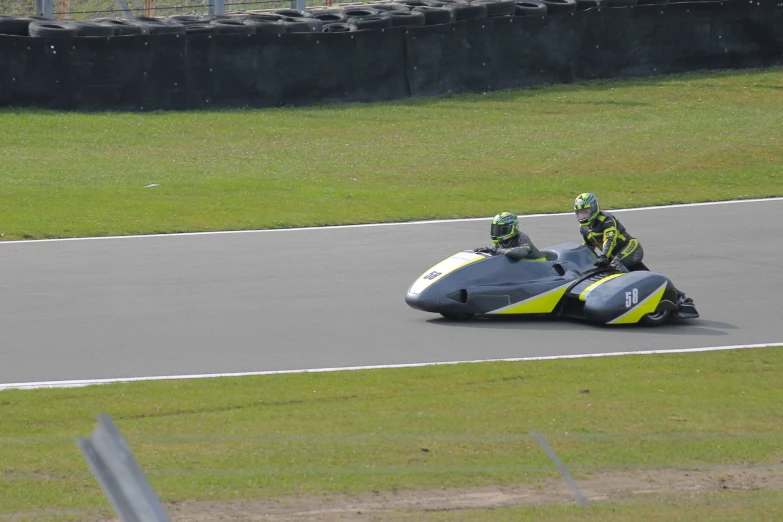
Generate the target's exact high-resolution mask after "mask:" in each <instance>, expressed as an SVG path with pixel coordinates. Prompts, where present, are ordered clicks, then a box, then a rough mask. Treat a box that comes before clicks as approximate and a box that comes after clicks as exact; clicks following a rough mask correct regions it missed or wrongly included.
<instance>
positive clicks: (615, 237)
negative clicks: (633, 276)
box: [574, 192, 698, 315]
mask: <svg viewBox="0 0 783 522" xmlns="http://www.w3.org/2000/svg"><path fill="white" fill-rule="evenodd" d="M574 212H575V213H576V218H577V219H578V220H579V224H580V225H581V226H580V228H579V231H580V232H581V233H582V238H583V239H584V244H585V245H587V246H588V247H590V248H591V249H598V250H599V251H600V254H599V256H598V259H597V260H596V262H595V266H597V267H606V266H608V265H612V267H614V268H616V269H618V270H623V271H629V270H630V271H633V270H647V267H645V266H644V265H643V264H642V258H643V257H644V250H643V249H642V245H641V243H639V241H638V240H637V239H636V238H634V237H632V236H631V235H630V234H629V233H628V232H627V231H626V230H625V227H624V226H623V225H622V224H621V223H620V221H618V220H617V218H616V217H614V216H613V215H612V214H609V213H608V212H602V211H601V209H600V207H599V205H598V198H597V197H596V196H595V194H593V193H591V192H585V193H583V194H579V195H578V196H577V197H576V200H575V201H574ZM673 284H674V283H672V285H673ZM674 290H675V292H677V300H678V301H679V302H678V305H679V308H680V313H681V314H689V315H690V314H698V312H696V307H695V306H694V304H693V299H691V298H690V297H687V296H686V295H685V294H684V293H683V292H681V291H679V290H677V289H676V288H675V289H674Z"/></svg>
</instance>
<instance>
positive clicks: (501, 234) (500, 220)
mask: <svg viewBox="0 0 783 522" xmlns="http://www.w3.org/2000/svg"><path fill="white" fill-rule="evenodd" d="M517 234H519V220H518V219H517V217H516V216H515V215H514V214H512V213H511V212H501V213H500V214H498V215H497V216H495V219H493V220H492V229H491V231H490V237H491V238H492V242H493V243H500V242H501V241H506V240H508V239H511V238H512V237H514V236H516V235H517Z"/></svg>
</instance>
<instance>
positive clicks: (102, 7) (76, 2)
mask: <svg viewBox="0 0 783 522" xmlns="http://www.w3.org/2000/svg"><path fill="white" fill-rule="evenodd" d="M52 2H53V10H52V12H53V17H54V18H56V19H59V20H87V19H92V18H103V17H116V18H122V17H124V14H125V13H124V10H123V9H121V8H120V6H119V5H118V4H117V2H115V0H52ZM126 3H127V5H128V10H129V11H130V12H131V13H132V14H133V16H134V17H138V16H172V15H190V14H192V15H196V14H207V13H208V12H209V10H210V7H214V5H215V2H214V0H201V1H198V0H195V1H189V2H176V1H171V0H158V1H155V0H127V1H126ZM325 3H331V2H329V1H328V0H308V1H307V5H308V6H318V5H324V4H325ZM286 7H291V1H290V0H256V1H237V2H232V1H228V0H227V1H226V2H225V10H226V12H239V13H241V12H246V11H255V10H263V9H279V8H286ZM35 14H36V13H35V2H34V0H23V1H20V0H0V15H12V16H33V15H35Z"/></svg>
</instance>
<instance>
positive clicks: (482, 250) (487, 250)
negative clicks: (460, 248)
mask: <svg viewBox="0 0 783 522" xmlns="http://www.w3.org/2000/svg"><path fill="white" fill-rule="evenodd" d="M473 251H474V252H477V253H481V254H488V253H490V252H492V249H491V248H489V247H478V248H474V249H473Z"/></svg>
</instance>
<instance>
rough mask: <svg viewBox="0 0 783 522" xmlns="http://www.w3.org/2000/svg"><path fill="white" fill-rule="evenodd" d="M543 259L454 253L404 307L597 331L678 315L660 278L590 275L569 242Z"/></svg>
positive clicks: (589, 258) (583, 254)
mask: <svg viewBox="0 0 783 522" xmlns="http://www.w3.org/2000/svg"><path fill="white" fill-rule="evenodd" d="M542 253H544V254H545V255H546V257H547V260H546V261H543V262H541V261H527V260H512V259H510V258H507V257H506V256H502V255H501V256H491V255H487V254H480V253H475V252H471V251H466V252H459V253H457V254H455V255H453V256H451V257H449V258H447V259H445V260H444V261H442V262H440V263H438V264H437V265H435V266H433V267H432V268H431V269H430V270H428V271H426V272H425V273H424V274H422V275H421V276H420V277H419V278H418V279H416V281H414V282H413V284H412V285H411V286H410V288H409V289H408V292H407V294H406V297H405V301H406V302H407V303H408V305H409V306H411V307H413V308H416V309H418V310H423V311H427V312H434V313H440V314H443V315H446V316H462V317H466V316H468V317H469V316H471V315H550V314H551V315H560V316H568V317H575V318H581V319H587V320H589V321H594V322H598V323H604V324H634V323H637V322H639V321H640V320H641V319H642V318H643V317H645V316H646V315H647V314H656V313H660V312H662V311H674V310H676V309H677V306H676V304H675V303H676V302H677V299H676V295H675V291H674V289H673V286H672V285H671V283H670V282H669V280H668V279H667V278H666V277H664V276H662V275H660V274H656V273H653V272H646V271H645V272H631V273H626V272H618V271H613V270H611V269H609V270H595V269H594V267H593V262H594V260H595V255H594V254H593V252H592V251H591V250H590V249H588V248H586V247H584V246H582V245H576V244H573V243H565V244H562V245H556V246H554V247H550V248H549V249H545V250H543V251H542Z"/></svg>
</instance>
